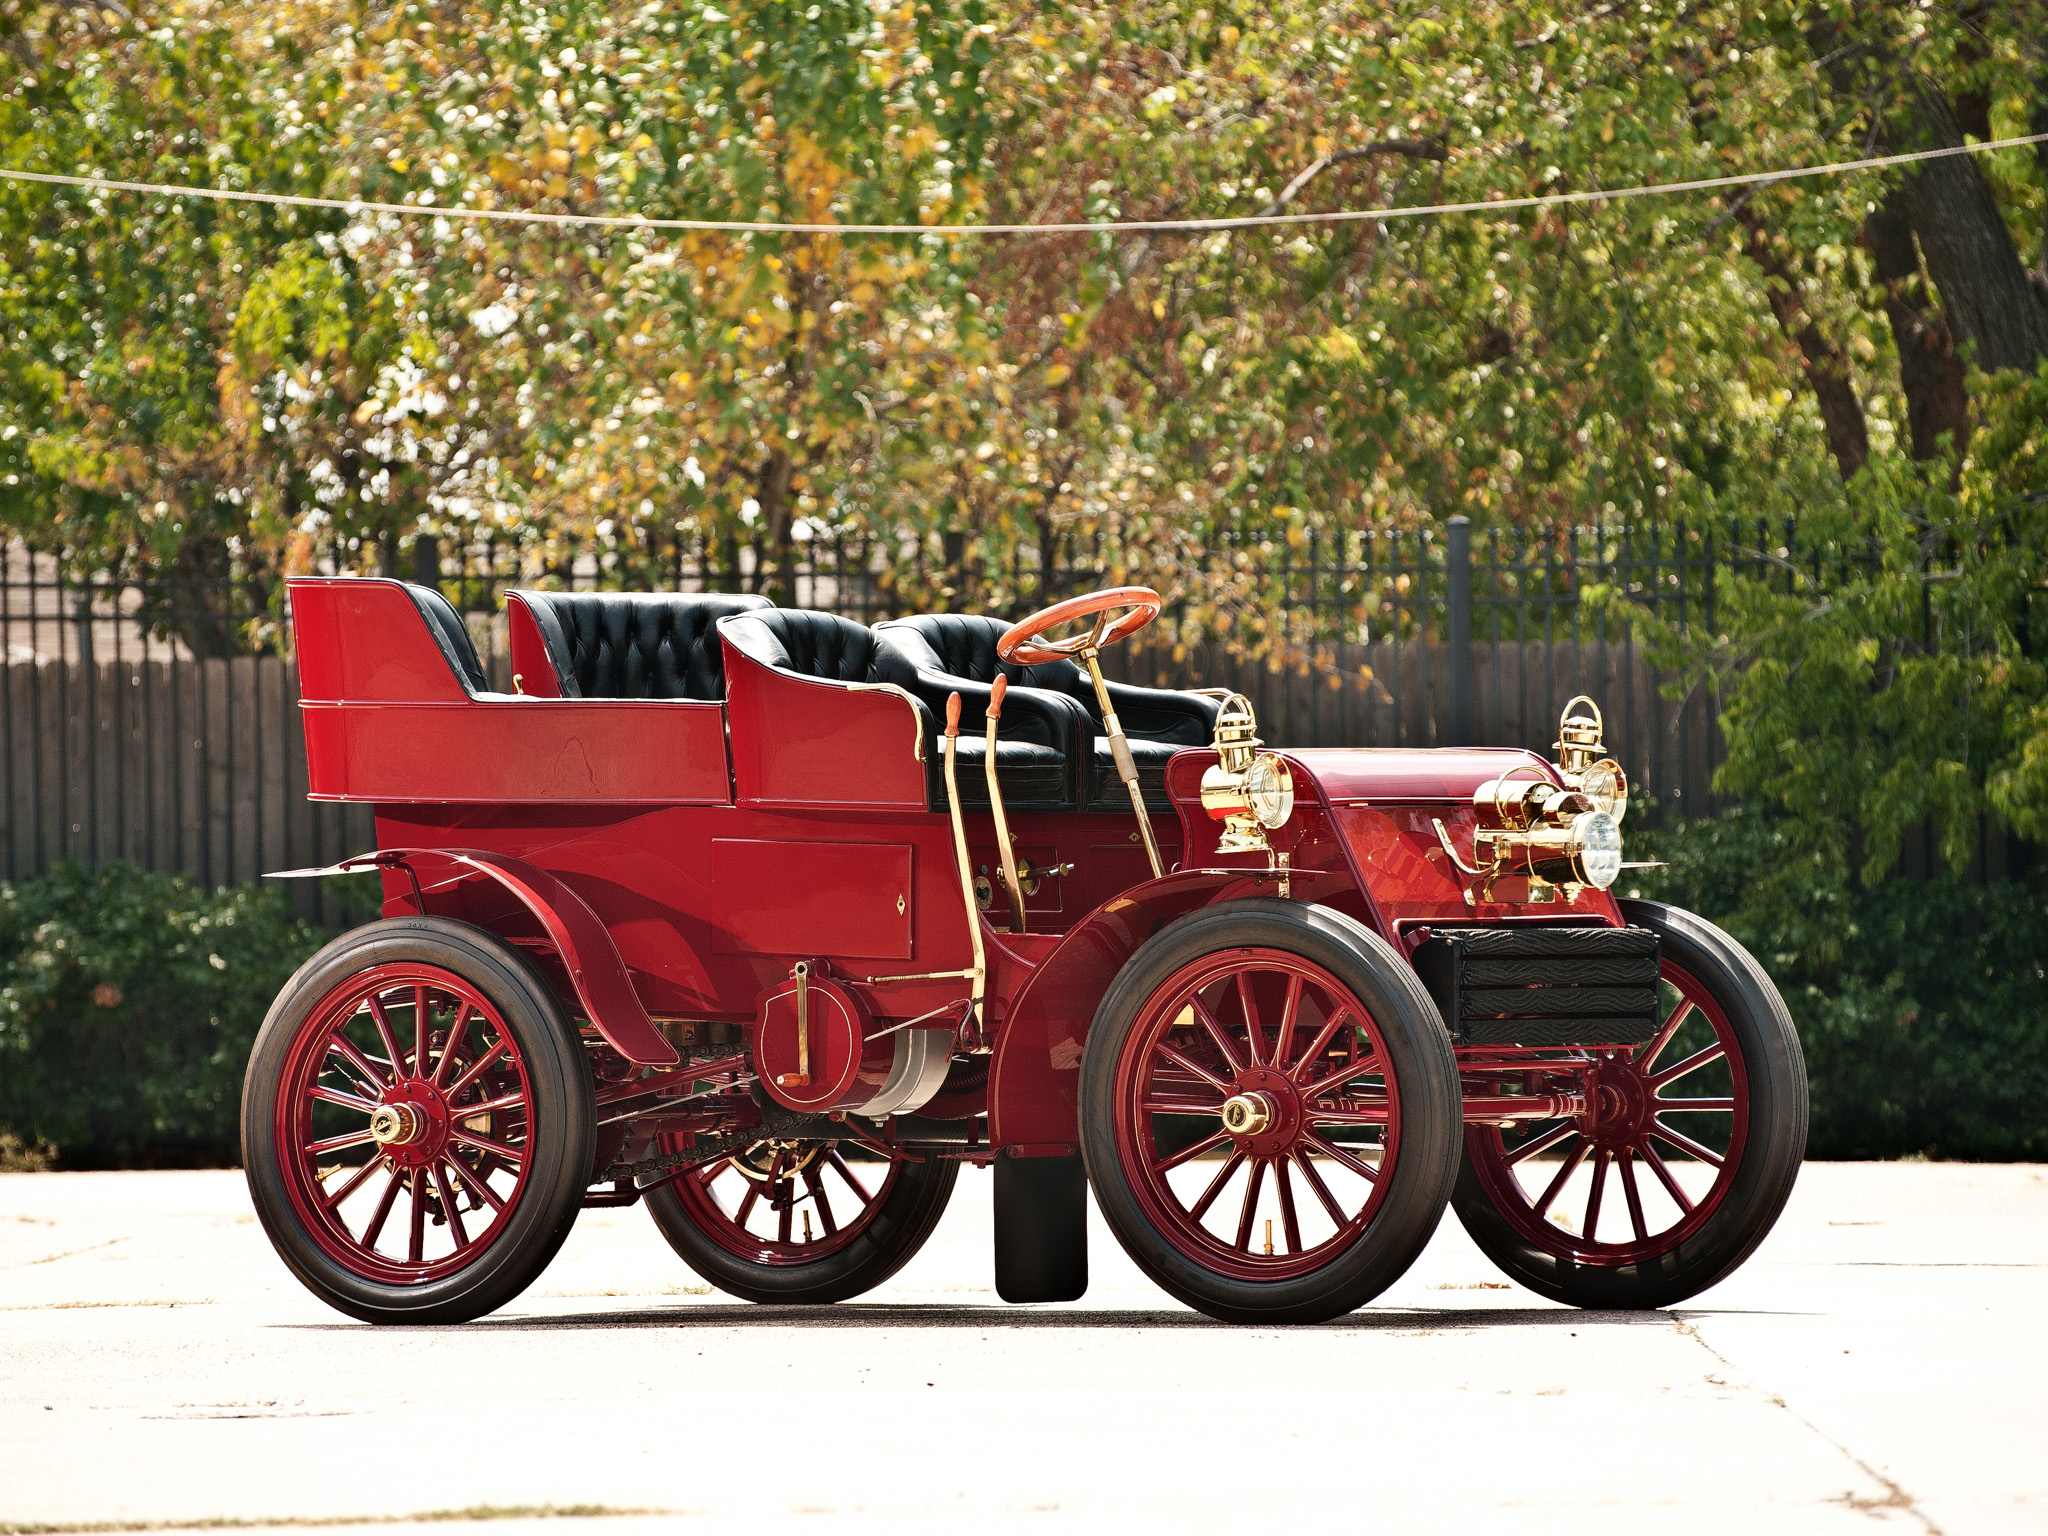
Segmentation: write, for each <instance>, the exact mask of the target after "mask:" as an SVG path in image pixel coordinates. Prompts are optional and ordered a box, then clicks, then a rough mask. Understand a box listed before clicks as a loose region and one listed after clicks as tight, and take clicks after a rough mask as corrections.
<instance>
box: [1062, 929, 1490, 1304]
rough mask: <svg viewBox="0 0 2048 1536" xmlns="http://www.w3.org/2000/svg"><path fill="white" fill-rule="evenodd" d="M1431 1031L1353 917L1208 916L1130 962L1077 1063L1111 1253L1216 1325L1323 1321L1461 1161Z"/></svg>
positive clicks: (1410, 983) (1381, 1263) (1372, 1275)
mask: <svg viewBox="0 0 2048 1536" xmlns="http://www.w3.org/2000/svg"><path fill="white" fill-rule="evenodd" d="M1457 1085H1458V1079H1457V1071H1456V1065H1455V1062H1454V1060H1453V1057H1452V1053H1451V1048H1450V1042H1449V1039H1448V1037H1447V1036H1446V1035H1445V1032H1444V1027H1443V1023H1442V1021H1441V1020H1440V1019H1439V1017H1438V1016H1437V1013H1436V1010H1435V1008H1434V1006H1433V1005H1432V1004H1431V1002H1430V1000H1429V995H1428V993H1426V992H1425V991H1423V989H1422V986H1421V984H1420V982H1418V981H1417V980H1416V977H1415V973H1414V972H1413V971H1412V970H1411V969H1409V967H1408V966H1407V965H1406V964H1405V963H1403V962H1402V960H1401V959H1400V957H1399V956H1397V955H1396V954H1395V953H1394V952H1393V950H1392V949H1390V948H1389V947H1388V946H1387V945H1386V944H1385V943H1384V942H1383V941H1382V940H1381V939H1379V938H1378V937H1377V936H1376V935H1374V934H1372V933H1371V932H1369V931H1368V930H1366V929H1365V928H1363V927H1361V926H1360V925H1359V924H1357V923H1355V922H1353V921H1352V920H1351V919H1349V918H1346V917H1344V916H1342V915H1341V914H1338V913H1335V912H1331V911H1328V910H1327V909H1323V908H1318V907H1309V906H1304V905H1301V904H1299V903H1296V902H1283V901H1271V900H1250V901H1236V902H1229V903H1226V904H1224V905H1221V906H1217V907H1211V908H1207V909H1205V910H1203V911H1200V912H1197V913H1195V914H1193V915H1192V916H1189V917H1186V918H1183V919H1181V920H1180V921H1179V922H1177V923H1174V924H1173V925H1172V926H1170V927H1168V928H1166V929H1165V930H1163V931H1162V932H1160V933H1158V934H1156V935H1154V936H1153V937H1152V938H1151V939H1150V940H1148V941H1147V942H1146V943H1145V945H1144V946H1143V947H1142V948H1140V949H1139V951H1138V952H1137V953H1136V954H1135V955H1133V956H1132V957H1131V959H1130V961H1129V963H1128V964H1126V965H1125V967H1124V969H1123V971H1122V973H1121V974H1120V975H1119V976H1118V978H1117V980H1116V983H1115V985H1114V986H1112V987H1111V989H1110V991H1109V994H1108V995H1107V996H1106V997H1105V998H1104V999H1103V1001H1102V1005H1101V1007H1100V1008H1099V1009H1098V1010H1097V1012H1096V1016H1095V1024H1094V1028H1093V1029H1092V1030H1091V1032H1090V1034H1089V1037H1088V1046H1087V1051H1086V1055H1085V1057H1084V1059H1083V1062H1082V1068H1081V1131H1082V1150H1083V1153H1084V1155H1085V1157H1086V1159H1087V1164H1088V1176H1089V1181H1090V1183H1091V1184H1092V1185H1093V1186H1094V1189H1095V1194H1096V1199H1097V1200H1098V1202H1099V1203H1100V1204H1101V1207H1102V1213H1103V1216H1104V1217H1105V1218H1106V1219H1107V1220H1108V1222H1109V1225H1110V1228H1111V1230H1112V1231H1114V1232H1115V1233H1116V1235H1117V1238H1118V1240H1119V1241H1120V1242H1122V1244H1123V1246H1124V1248H1125V1250H1126V1251H1127V1252H1128V1253H1129V1254H1130V1255H1131V1257H1132V1258H1133V1259H1134V1260H1135V1261H1136V1262H1137V1263H1138V1265H1139V1267H1141V1268H1142V1269H1144V1270H1145V1272H1146V1273H1147V1274H1149V1275H1150V1276H1151V1277H1152V1278H1153V1279H1154V1280H1156V1281H1157V1282H1158V1283H1159V1284H1160V1285H1161V1286H1162V1287H1164V1288H1165V1289H1166V1290H1167V1291H1169V1292H1171V1293H1172V1294H1173V1295H1175V1296H1177V1297H1178V1298H1180V1299H1181V1300H1182V1301H1184V1302H1186V1303H1187V1304H1188V1305H1190V1306H1192V1307H1195V1308H1197V1309H1199V1310H1200V1311H1203V1312H1206V1313H1208V1314H1209V1315H1210V1316H1212V1317H1219V1318H1223V1319H1225V1320H1227V1321H1231V1322H1299V1323H1307V1322H1320V1321H1322V1320H1324V1319H1326V1318H1331V1317H1336V1316H1339V1315H1340V1314H1342V1313H1345V1312H1349V1311H1351V1310H1352V1309H1353V1308H1355V1307H1358V1306H1361V1305H1363V1304H1364V1303H1365V1302H1366V1301H1368V1300H1370V1299H1371V1298H1372V1297H1374V1296H1376V1295H1378V1294H1379V1293H1380V1292H1381V1291H1382V1290H1384V1289H1385V1288H1386V1287H1387V1286H1388V1285H1390V1284H1392V1283H1393V1281H1394V1280H1396V1279H1397V1278H1399V1276H1400V1275H1401V1274H1402V1273H1403V1272H1404V1271H1405V1270H1406V1269H1407V1268H1408V1266H1409V1265H1410V1264H1411V1263H1413V1262H1414V1260H1415V1257H1416V1255H1417V1254H1419V1253H1420V1252H1421V1251H1422V1247H1423V1245H1424V1244H1425V1243H1427V1242H1428V1240H1429V1237H1430V1234H1431V1233H1432V1232H1434V1231H1435V1230H1436V1224H1437V1222H1438V1220H1439V1219H1440V1218H1441V1216H1442V1214H1443V1208H1444V1203H1445V1201H1446V1200H1447V1199H1448V1197H1449V1195H1450V1190H1451V1184H1452V1181H1453V1179H1454V1178H1455V1176H1456V1173H1457V1158H1458V1144H1459V1136H1458V1127H1459V1105H1458V1086H1457Z"/></svg>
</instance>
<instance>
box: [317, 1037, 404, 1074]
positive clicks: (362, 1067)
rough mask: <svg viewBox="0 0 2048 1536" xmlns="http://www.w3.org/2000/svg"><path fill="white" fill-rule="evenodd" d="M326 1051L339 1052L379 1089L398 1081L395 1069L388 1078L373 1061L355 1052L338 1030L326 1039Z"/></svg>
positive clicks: (353, 1044)
mask: <svg viewBox="0 0 2048 1536" xmlns="http://www.w3.org/2000/svg"><path fill="white" fill-rule="evenodd" d="M327 1049H328V1050H329V1051H339V1052H341V1054H342V1056H343V1057H344V1058H345V1059H346V1060H347V1061H348V1062H349V1063H350V1064H351V1065H352V1066H354V1067H355V1069H356V1070H357V1071H358V1072H360V1073H362V1074H363V1076H365V1077H367V1078H368V1079H369V1080H370V1081H371V1082H373V1083H375V1084H377V1085H378V1086H379V1087H380V1088H381V1087H386V1086H388V1085H390V1084H392V1083H395V1082H397V1081H398V1077H397V1071H396V1069H395V1068H394V1069H393V1071H392V1073H391V1075H389V1076H387V1075H385V1074H384V1073H382V1072H380V1071H378V1070H377V1064H376V1063H375V1062H374V1061H372V1060H370V1058H369V1057H367V1056H365V1055H364V1054H363V1053H362V1052H361V1051H359V1050H357V1049H356V1047H355V1042H354V1041H352V1040H350V1039H349V1037H348V1036H347V1035H344V1034H343V1033H342V1032H341V1031H340V1030H338V1029H337V1030H336V1031H335V1032H334V1033H333V1034H332V1035H330V1036H329V1037H328V1039H327Z"/></svg>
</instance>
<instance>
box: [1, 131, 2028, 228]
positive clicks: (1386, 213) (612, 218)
mask: <svg viewBox="0 0 2048 1536" xmlns="http://www.w3.org/2000/svg"><path fill="white" fill-rule="evenodd" d="M2043 142H2048V133H2029V134H2021V135H2018V136H2016V137H2013V138H2006V139H1990V140H1984V141H1981V142H1979V143H1975V144H1949V145H1943V146H1941V147H1939V148H1936V149H1918V150H1912V151H1909V152H1906V153H1903V154H1895V155H1866V156H1864V157H1862V158H1861V159H1857V160H1839V161H1829V162H1826V163H1823V164H1820V165H1804V166H1793V167H1788V168H1785V169H1780V170H1774V171H1752V172H1746V173H1742V174H1737V175H1728V176H1703V177H1695V178H1693V179H1691V180H1688V181H1667V182H1651V183H1646V184H1643V185H1640V186H1630V187H1607V188H1590V189H1587V190H1584V191H1575V192H1544V193H1537V194H1532V195H1529V196H1523V197H1491V198H1482V199H1477V200H1473V201H1467V202H1456V203H1430V204H1424V205H1419V206H1412V207H1389V208H1342V209H1336V210H1332V211H1329V212H1324V213H1255V214H1245V215H1242V216H1238V217H1230V218H1208V219H1097V220H1086V221H1061V222H1054V223H1045V224H858V223H856V224H826V223H803V222H789V223H785V222H778V221H774V220H767V219H674V218H649V217H647V216H646V215H644V214H602V213H551V212H548V211H545V210H543V209H537V208H477V207H472V206H468V205H464V204H459V203H452V204H444V203H439V202H431V201H430V202H410V203H387V202H375V201H370V200H368V199H364V198H343V197H306V196H302V195H300V194H297V193H292V192H261V191H250V190H246V189H243V188H237V187H193V186H180V185H177V184H174V183H169V182H153V181H122V180H117V179H115V178H113V177H107V176H79V175H72V174H68V173H64V172H58V171H27V170H17V169H13V168H8V167H0V180H6V181H17V182H40V183H44V184H47V185H52V186H64V187H83V188H87V189H89V190H93V191H101V192H134V193H140V194H144V195H148V196H156V197H193V198H204V199H209V200H211V201H215V202H224V203H263V204H268V205H271V206H274V207H282V208H318V209H326V210H332V211H336V212H341V213H347V214H350V215H360V214H366V213H377V214H392V215H396V216H399V217H403V218H414V219H420V218H434V219H473V220H488V221H493V222H499V223H508V224H542V225H555V226H566V227H570V228H580V229H624V230H640V231H647V232H650V233H660V232H666V231H675V232H693V233H700V234H741V235H842V236H843V235H875V236H904V235H915V236H928V237H932V238H936V239H942V240H963V239H971V238H981V237H1000V238H1016V237H1033V236H1045V235H1146V236H1151V235H1165V234H1188V235H1203V234H1229V233H1232V232H1235V231H1238V230H1248V229H1269V228H1284V227H1313V226H1329V225H1338V224H1359V223H1386V222H1388V221H1390V220H1394V219H1421V218H1437V217H1441V216H1443V215H1447V214H1463V213H1512V212H1516V211H1518V210H1522V209H1530V208H1560V207H1568V206H1573V205H1578V204H1585V203H1612V202H1620V201H1623V200H1626V199H1630V198H1640V197H1672V196H1676V195H1678V194H1681V193H1686V192H1713V191H1718V190H1720V189H1722V188H1725V187H1749V188H1760V187H1766V186H1770V185H1773V184H1775V183H1778V182H1786V181H1797V180H1801V179H1805V178H1809V177H1815V176H1844V175H1848V174H1850V173H1852V172H1855V171H1875V170H1884V169H1886V168H1888V167H1891V166H1899V165H1919V164H1922V163H1924V162H1926V161H1930V160H1945V159H1948V158H1949V157H1951V156H1954V155H1977V154H1988V153H1990V152H1991V151H1993V150H2001V149H2017V148H2020V147H2023V146H2026V145H2030V144H2040V143H2043ZM423 195H424V196H426V197H429V198H431V197H432V196H433V194H432V193H431V192H427V193H424V194H423Z"/></svg>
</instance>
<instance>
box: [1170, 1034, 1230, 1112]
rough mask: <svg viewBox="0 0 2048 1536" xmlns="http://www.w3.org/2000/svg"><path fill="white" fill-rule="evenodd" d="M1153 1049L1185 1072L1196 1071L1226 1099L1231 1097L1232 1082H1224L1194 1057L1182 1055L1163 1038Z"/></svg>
mask: <svg viewBox="0 0 2048 1536" xmlns="http://www.w3.org/2000/svg"><path fill="white" fill-rule="evenodd" d="M1152 1049H1153V1050H1155V1051H1157V1052H1158V1053H1159V1054H1160V1055H1161V1056H1164V1057H1165V1058H1166V1059H1167V1060H1168V1061H1170V1062H1172V1063H1173V1064H1174V1065H1175V1066H1177V1067H1179V1068H1180V1069H1181V1070H1182V1071H1183V1072H1192V1073H1194V1074H1195V1076H1197V1077H1199V1078H1200V1079H1201V1080H1202V1081H1203V1082H1205V1083H1207V1084H1208V1085H1209V1086H1210V1087H1212V1088H1214V1089H1215V1090H1216V1091H1217V1092H1218V1093H1220V1094H1222V1095H1223V1096H1224V1097H1225V1098H1226V1099H1227V1098H1229V1097H1230V1084H1228V1083H1226V1082H1224V1081H1223V1079H1222V1078H1220V1077H1218V1076H1217V1075H1216V1074H1215V1073H1214V1072H1211V1071H1210V1070H1209V1069H1208V1068H1207V1067H1205V1066H1201V1065H1200V1064H1198V1063H1197V1062H1196V1061H1194V1059H1193V1058H1191V1057H1188V1056H1184V1055H1182V1054H1181V1053H1180V1052H1179V1051H1177V1050H1175V1049H1174V1048H1173V1047H1172V1046H1170V1045H1168V1044H1167V1043H1166V1042H1165V1041H1164V1040H1161V1041H1160V1042H1159V1043H1158V1044H1157V1045H1155V1046H1153V1047H1152Z"/></svg>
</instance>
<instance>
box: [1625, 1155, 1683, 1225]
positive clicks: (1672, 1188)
mask: <svg viewBox="0 0 2048 1536" xmlns="http://www.w3.org/2000/svg"><path fill="white" fill-rule="evenodd" d="M1635 1150H1636V1151H1637V1152H1639V1153H1641V1154H1642V1158H1643V1161H1644V1162H1646V1163H1648V1164H1649V1165H1650V1172H1652V1173H1654V1174H1656V1175H1657V1180H1658V1182H1659V1183H1661V1184H1662V1185H1663V1186H1664V1190H1665V1193H1667V1194H1669V1195H1670V1196H1671V1198H1672V1199H1673V1200H1675V1201H1677V1202H1678V1208H1679V1209H1680V1210H1681V1211H1683V1212H1685V1214H1686V1215H1688V1216H1690V1215H1691V1214H1692V1196H1690V1195H1688V1194H1687V1193H1686V1192H1685V1191H1684V1190H1683V1189H1681V1188H1679V1186H1678V1180H1677V1179H1675V1178H1673V1177H1672V1174H1671V1170H1670V1169H1669V1168H1667V1167H1666V1166H1665V1165H1664V1158H1663V1156H1662V1154H1660V1153H1659V1152H1658V1151H1657V1149H1656V1148H1655V1147H1653V1146H1651V1145H1650V1144H1649V1143H1648V1142H1647V1141H1645V1142H1642V1143H1640V1144H1639V1145H1638V1146H1637V1147H1636V1149H1635Z"/></svg>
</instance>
